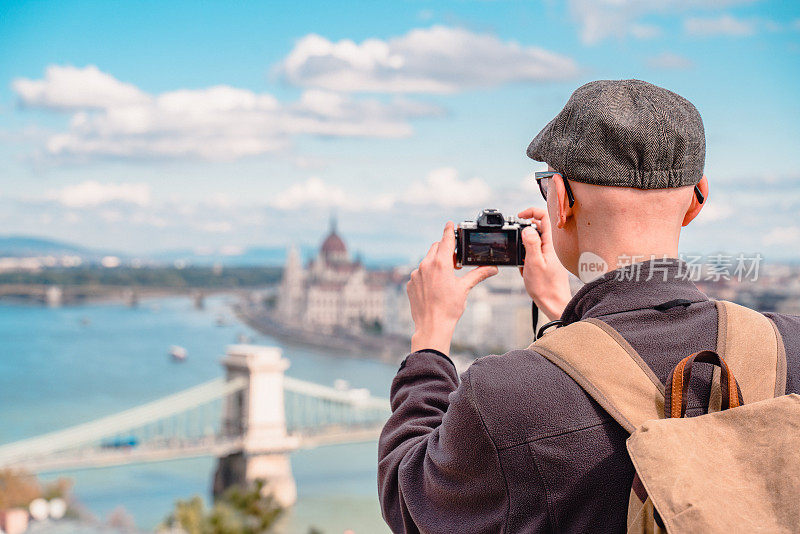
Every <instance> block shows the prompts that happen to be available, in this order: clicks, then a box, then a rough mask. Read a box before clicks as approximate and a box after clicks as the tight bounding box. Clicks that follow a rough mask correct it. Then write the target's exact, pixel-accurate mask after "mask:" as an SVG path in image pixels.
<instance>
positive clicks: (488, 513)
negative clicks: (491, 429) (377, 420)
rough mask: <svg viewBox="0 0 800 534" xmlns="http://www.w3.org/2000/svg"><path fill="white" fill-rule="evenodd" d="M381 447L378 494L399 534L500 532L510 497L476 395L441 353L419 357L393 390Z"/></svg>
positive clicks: (467, 378) (408, 364)
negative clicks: (411, 533)
mask: <svg viewBox="0 0 800 534" xmlns="http://www.w3.org/2000/svg"><path fill="white" fill-rule="evenodd" d="M391 405H392V415H391V417H390V418H389V420H388V421H387V423H386V425H385V426H384V428H383V432H382V433H381V437H380V441H379V444H378V493H379V496H380V501H381V509H382V512H383V517H384V519H385V520H386V522H387V523H388V524H389V526H390V527H391V529H392V531H394V532H426V533H445V532H452V533H456V532H457V533H464V534H467V533H473V532H476V533H477V532H500V531H502V529H503V525H504V524H505V520H506V515H507V509H508V495H507V491H506V484H505V479H504V477H503V474H502V471H501V467H500V462H499V459H498V454H497V450H496V448H495V446H494V443H493V442H492V440H491V438H490V437H489V435H488V433H487V431H486V427H485V426H484V424H483V421H482V419H481V415H480V413H479V412H478V409H477V406H476V404H475V399H474V396H473V392H472V384H471V378H470V371H469V370H467V371H466V372H465V373H464V375H463V377H462V382H461V384H460V385H459V383H458V374H457V373H456V370H455V367H454V366H453V364H452V363H451V362H450V361H449V359H447V358H446V357H445V356H444V355H442V354H441V353H438V354H437V353H435V352H432V351H431V352H429V351H420V352H416V353H412V354H411V355H410V356H409V357H408V358H407V359H406V361H405V362H404V364H403V365H402V366H401V368H400V370H399V371H398V373H397V376H396V377H395V378H394V381H393V382H392V388H391Z"/></svg>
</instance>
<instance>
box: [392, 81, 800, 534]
mask: <svg viewBox="0 0 800 534" xmlns="http://www.w3.org/2000/svg"><path fill="white" fill-rule="evenodd" d="M528 155H529V156H530V157H531V158H533V159H535V160H538V161H543V162H546V163H547V164H548V169H549V170H550V171H551V172H549V173H538V174H539V176H538V177H537V179H538V180H539V182H540V188H541V191H542V195H543V196H544V197H545V200H546V202H547V209H546V210H542V209H537V208H529V209H526V210H524V211H522V212H521V213H520V214H519V216H520V217H523V218H530V219H533V220H534V221H535V222H536V224H537V226H538V228H539V230H540V232H541V237H540V236H539V234H538V233H537V232H536V231H533V230H530V231H526V232H525V233H524V236H523V240H524V243H525V247H526V258H525V265H524V267H523V269H522V276H523V279H524V282H525V287H526V289H527V290H528V293H529V294H530V296H531V297H532V298H533V300H534V301H535V303H536V304H537V306H538V307H539V309H541V310H543V311H544V313H545V314H546V315H547V316H548V317H549V318H550V319H559V318H560V320H561V322H562V323H563V324H565V325H567V324H570V323H573V322H575V321H579V320H581V319H587V318H597V319H599V320H601V321H603V322H604V323H606V324H607V325H609V326H611V327H612V328H613V329H615V330H616V331H617V332H619V334H621V336H622V337H623V338H624V339H625V340H627V341H628V342H629V343H630V345H631V346H632V347H633V348H634V349H635V350H636V351H637V352H638V353H639V354H640V355H641V357H642V358H643V360H644V361H645V362H646V363H647V365H648V366H649V367H650V368H651V369H652V370H653V372H654V373H655V375H656V376H657V377H658V378H659V380H661V382H662V383H664V382H666V378H667V374H668V373H669V372H671V371H672V369H673V368H674V366H675V365H676V364H677V363H678V362H679V361H680V360H681V359H682V358H684V357H686V356H688V355H689V354H691V353H693V352H696V351H699V350H702V349H712V350H714V349H715V348H716V342H717V312H716V307H715V305H714V303H713V301H711V300H709V299H708V297H707V296H706V295H705V294H703V293H702V292H701V291H699V290H698V289H697V288H696V287H695V285H694V284H693V283H692V282H691V279H690V278H689V277H687V276H686V267H687V266H686V264H684V263H683V262H681V261H679V260H678V259H677V257H678V238H679V235H680V231H681V228H682V227H683V226H686V225H687V224H689V223H690V222H691V221H692V220H693V219H694V218H695V217H696V216H697V214H698V213H699V212H700V210H701V208H702V207H703V202H704V199H705V198H707V197H708V181H707V179H706V177H705V176H704V175H703V166H704V161H705V134H704V130H703V125H702V121H701V119H700V115H699V113H698V112H697V110H696V109H695V108H694V106H693V105H692V104H691V103H690V102H688V101H687V100H686V99H684V98H682V97H680V96H678V95H676V94H674V93H672V92H670V91H667V90H666V89H663V88H660V87H657V86H654V85H651V84H648V83H645V82H642V81H638V80H622V81H597V82H592V83H589V84H586V85H584V86H582V87H580V88H579V89H577V90H576V91H575V93H573V95H572V97H571V98H570V100H569V101H568V102H567V104H566V106H565V108H564V110H563V111H562V112H561V113H560V114H559V115H558V116H557V117H556V118H555V119H553V121H551V122H550V123H549V124H548V125H547V126H546V127H545V128H544V129H543V130H542V131H541V132H540V133H539V134H538V135H537V136H536V138H535V139H534V140H533V141H532V142H531V144H530V146H529V148H528ZM453 250H454V238H453V226H452V223H447V225H446V226H445V229H444V235H443V237H442V239H441V241H439V242H437V243H434V244H433V245H432V246H431V248H430V250H429V251H428V254H427V255H426V256H425V259H424V260H422V262H421V263H420V266H419V268H418V269H417V270H415V271H414V272H413V273H412V275H411V280H410V282H409V283H408V295H409V300H410V303H411V312H412V316H413V319H414V324H415V332H414V335H413V338H412V343H411V349H412V353H411V354H410V355H409V356H408V357H407V358H406V359H405V361H404V362H403V364H402V365H401V366H400V370H399V371H398V373H397V376H396V378H395V379H394V382H393V384H392V388H391V402H392V410H393V414H392V416H391V418H390V419H389V421H388V422H387V423H386V426H385V428H384V430H383V433H382V435H381V438H380V444H379V471H378V485H379V493H380V500H381V505H382V510H383V515H384V518H385V519H386V521H387V523H388V524H389V525H390V526H391V528H392V530H394V531H395V532H430V533H444V532H449V533H471V532H623V531H625V528H626V515H627V506H628V497H629V494H630V490H631V484H632V480H633V475H634V469H633V466H632V464H631V462H630V459H629V458H628V454H627V451H626V449H625V440H626V438H627V437H628V434H627V432H626V431H625V430H624V429H623V428H622V427H621V426H620V425H619V424H618V423H617V422H616V421H615V420H614V419H613V418H612V417H610V416H609V415H608V414H607V413H605V412H604V411H603V409H602V408H601V407H600V406H599V405H598V404H597V403H596V402H595V401H594V400H592V398H591V397H589V396H588V395H587V394H586V393H585V392H584V391H583V390H582V389H581V388H580V387H579V386H578V384H577V383H576V382H575V381H573V380H572V379H571V378H570V377H569V376H568V375H567V374H566V373H565V372H564V371H562V370H561V369H560V368H559V367H557V366H556V365H554V364H552V363H550V361H548V360H547V359H545V358H544V357H543V356H541V355H540V354H539V353H537V352H536V350H535V347H532V348H529V349H525V350H513V351H511V352H509V353H507V354H504V355H502V356H486V357H484V358H480V359H478V360H476V361H475V362H474V363H473V364H472V365H471V366H470V368H469V369H468V370H467V371H466V372H465V373H464V374H463V375H462V376H461V380H460V382H459V377H458V375H457V373H456V370H455V368H454V366H453V364H452V363H451V362H450V360H449V358H448V356H447V355H448V353H449V350H450V339H451V336H452V334H453V329H454V328H455V325H456V322H457V321H458V319H459V317H460V316H461V314H462V313H463V311H464V306H465V302H466V298H467V294H468V292H469V290H470V289H471V288H472V287H474V286H475V285H476V284H478V283H479V282H481V281H482V280H484V279H485V278H487V277H489V276H492V275H493V274H495V273H496V272H497V270H496V268H495V267H478V268H476V269H474V270H472V271H470V272H468V273H467V274H466V275H464V276H463V277H457V276H456V274H455V271H454V269H453V262H452V257H453ZM588 253H591V254H594V255H596V256H592V257H599V258H601V259H602V261H603V262H605V264H606V265H607V272H606V273H605V274H604V275H603V276H601V277H600V278H597V279H595V280H594V281H591V282H590V283H588V284H586V285H585V286H584V287H582V288H581V289H580V290H579V291H578V292H577V294H576V295H575V296H574V297H571V296H570V293H569V287H568V283H567V271H569V272H572V273H573V274H576V275H578V274H579V271H580V261H581V256H582V255H586V254H588ZM584 257H585V256H584ZM651 258H653V259H651ZM663 258H668V259H667V260H664V259H663ZM641 259H647V260H648V261H645V262H643V263H636V264H635V265H633V267H635V268H634V269H632V268H630V267H628V268H627V269H626V268H625V267H624V266H625V265H626V264H629V263H631V262H632V261H633V262H637V261H640V260H641ZM768 317H770V318H771V319H772V320H773V321H774V323H775V324H776V326H777V331H778V332H779V333H780V335H781V337H782V338H783V342H784V345H785V349H786V355H787V360H788V362H787V384H786V386H787V387H786V392H787V393H791V392H795V393H796V392H800V350H798V349H800V319H798V318H797V317H794V316H785V315H777V314H768ZM723 356H724V354H723ZM704 371H707V372H705V373H697V374H696V375H692V378H693V380H692V381H691V388H690V394H689V402H688V406H689V413H690V414H692V415H698V414H701V413H705V412H706V411H707V408H706V406H707V404H708V399H709V391H710V384H711V372H710V368H705V369H704ZM695 377H696V378H695Z"/></svg>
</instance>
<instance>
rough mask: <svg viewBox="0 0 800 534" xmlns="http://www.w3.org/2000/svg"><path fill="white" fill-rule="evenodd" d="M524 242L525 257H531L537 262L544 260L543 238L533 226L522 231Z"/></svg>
mask: <svg viewBox="0 0 800 534" xmlns="http://www.w3.org/2000/svg"><path fill="white" fill-rule="evenodd" d="M522 244H523V245H524V246H525V258H530V259H531V260H533V261H534V262H536V263H541V262H543V261H544V258H543V257H542V238H541V236H540V235H539V232H538V231H537V230H536V228H534V227H533V226H529V227H527V228H525V229H524V230H523V231H522Z"/></svg>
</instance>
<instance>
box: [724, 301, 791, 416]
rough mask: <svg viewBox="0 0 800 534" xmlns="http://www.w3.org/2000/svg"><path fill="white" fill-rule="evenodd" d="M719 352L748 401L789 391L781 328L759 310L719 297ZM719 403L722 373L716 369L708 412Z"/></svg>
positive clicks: (768, 397) (743, 396)
mask: <svg viewBox="0 0 800 534" xmlns="http://www.w3.org/2000/svg"><path fill="white" fill-rule="evenodd" d="M715 304H716V306H717V316H718V319H719V324H718V327H717V353H718V354H719V355H720V356H722V357H723V358H724V359H725V363H727V364H728V367H729V368H730V370H731V372H732V373H733V376H735V377H736V381H737V382H738V383H739V387H740V388H741V390H742V398H743V399H744V402H745V404H748V403H751V402H755V401H760V400H765V399H770V398H772V397H779V396H781V395H783V394H784V393H785V392H786V351H785V349H784V346H783V339H782V338H781V335H780V333H779V332H778V329H777V328H776V326H775V323H773V322H772V321H771V320H770V319H769V318H768V317H766V316H765V315H763V314H762V313H760V312H757V311H755V310H751V309H750V308H746V307H744V306H740V305H738V304H735V303H733V302H728V301H725V300H718V301H716V302H715ZM719 406H720V390H719V372H718V370H717V369H715V371H714V379H713V382H712V386H711V399H710V402H709V411H718V410H719Z"/></svg>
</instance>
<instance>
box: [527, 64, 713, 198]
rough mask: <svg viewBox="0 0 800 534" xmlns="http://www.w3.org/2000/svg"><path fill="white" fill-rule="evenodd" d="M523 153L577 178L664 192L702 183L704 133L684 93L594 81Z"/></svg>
mask: <svg viewBox="0 0 800 534" xmlns="http://www.w3.org/2000/svg"><path fill="white" fill-rule="evenodd" d="M528 156H529V157H530V158H532V159H535V160H537V161H544V162H547V163H548V164H550V166H551V167H553V169H555V170H557V171H559V172H560V173H562V175H563V176H564V178H567V179H568V180H574V181H576V182H584V183H587V184H596V185H615V186H624V187H636V188H639V189H663V188H667V187H681V186H685V185H694V184H696V183H697V182H699V181H700V179H701V178H702V177H703V166H704V164H705V157H706V138H705V132H704V130H703V121H702V119H701V118H700V113H698V112H697V109H696V108H695V107H694V106H693V105H692V103H691V102H689V101H688V100H686V99H685V98H683V97H682V96H680V95H677V94H675V93H673V92H672V91H667V90H666V89H664V88H662V87H658V86H656V85H653V84H650V83H647V82H643V81H641V80H599V81H595V82H590V83H587V84H586V85H583V86H581V87H579V88H578V89H577V90H576V91H575V92H574V93H572V96H571V97H570V99H569V101H568V102H567V105H566V106H564V109H563V110H561V113H559V114H558V115H557V116H556V118H555V119H553V120H552V121H550V123H549V124H548V125H547V126H545V127H544V129H543V130H542V131H541V132H539V135H537V136H536V137H535V138H534V140H533V141H531V144H530V145H529V146H528Z"/></svg>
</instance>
